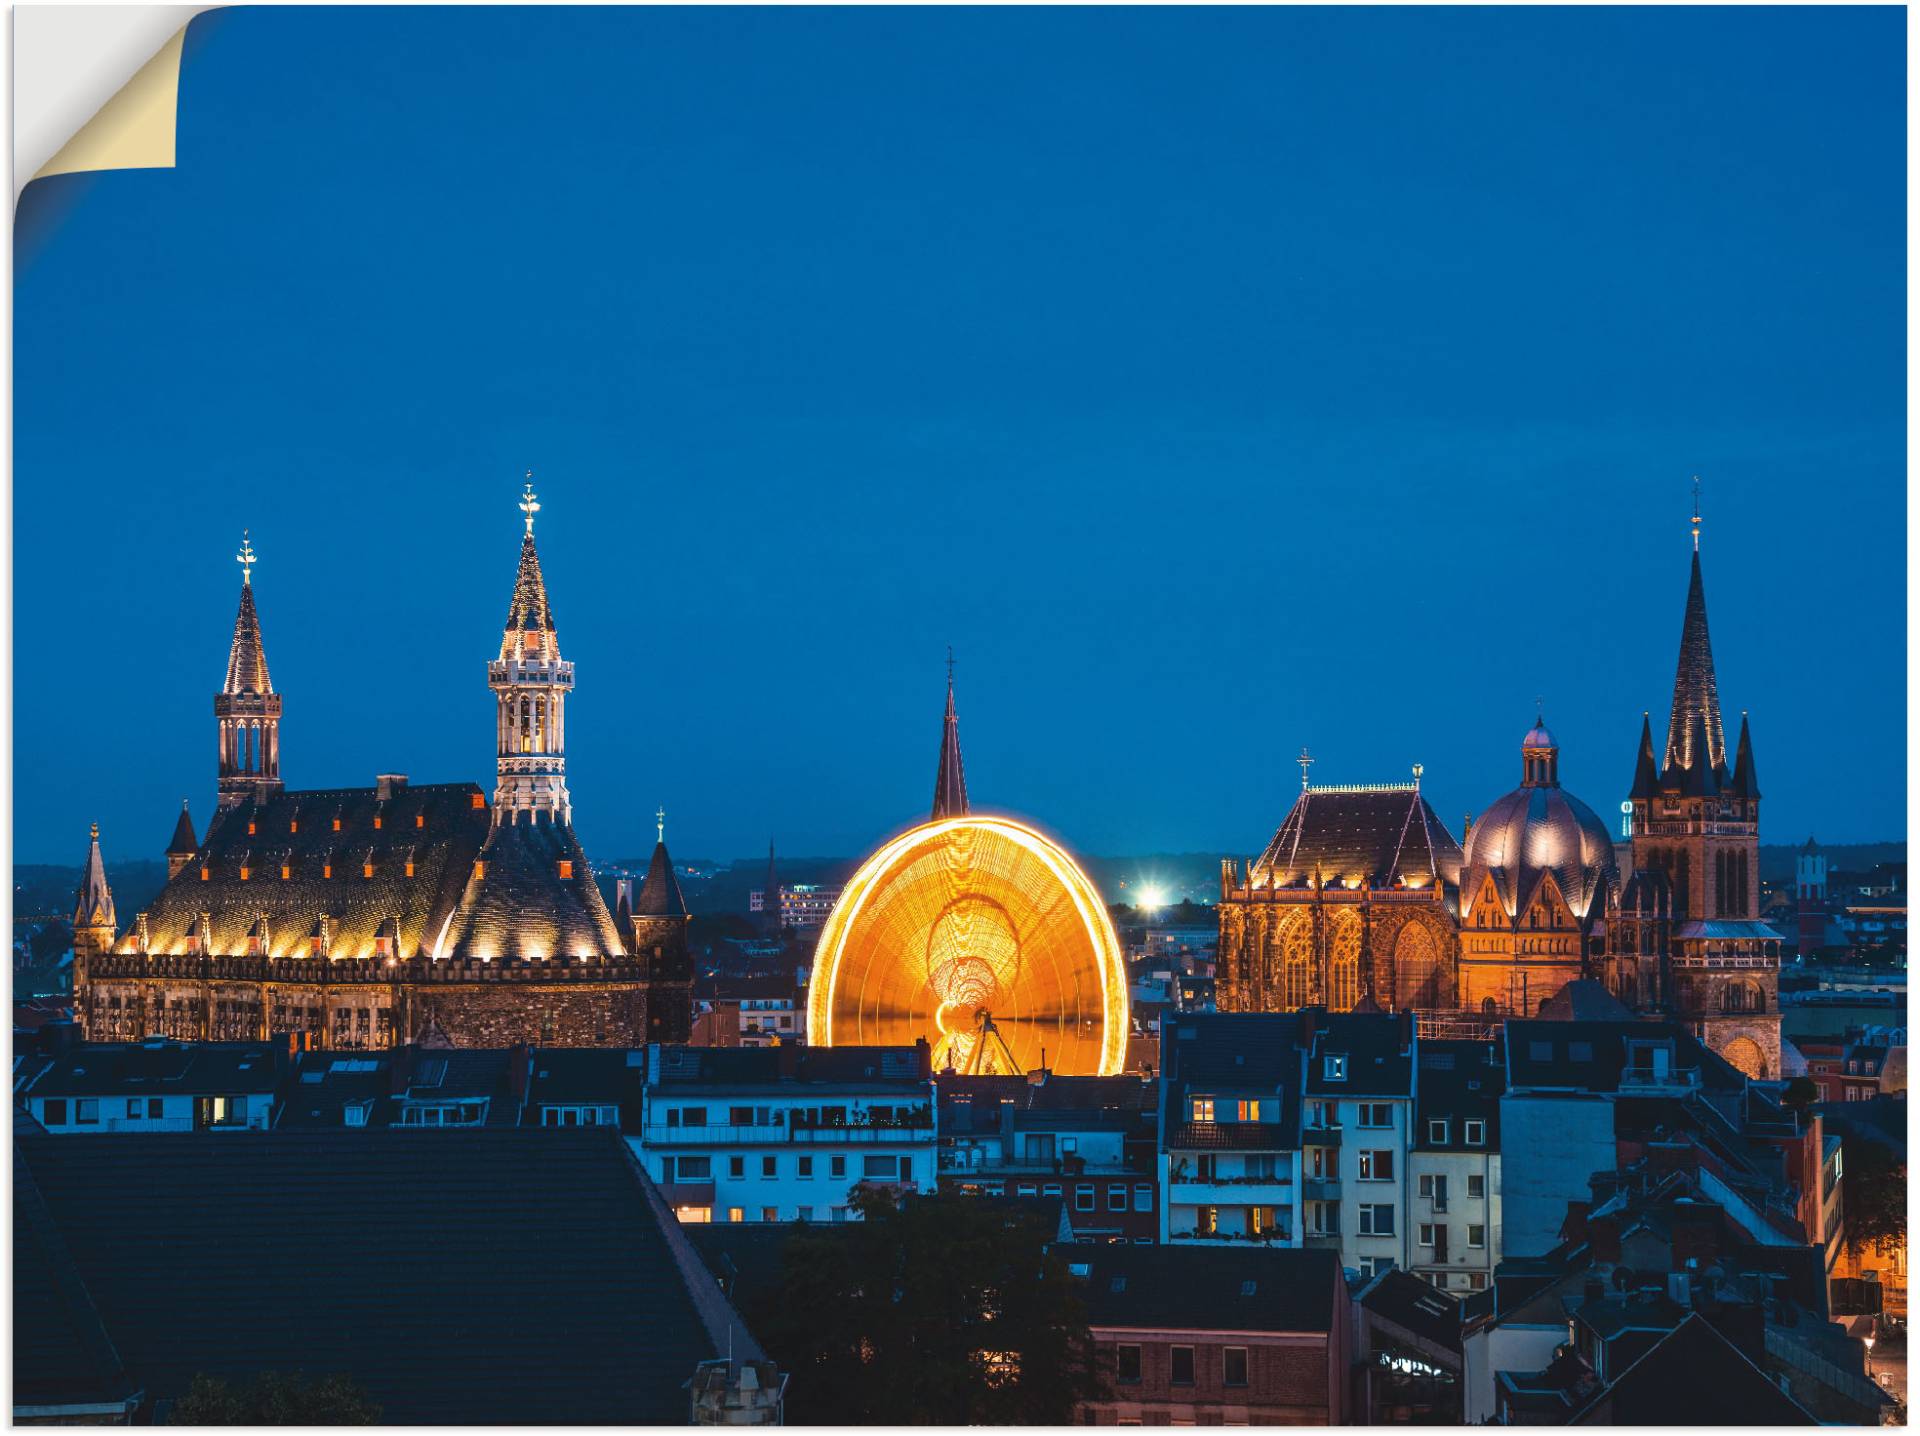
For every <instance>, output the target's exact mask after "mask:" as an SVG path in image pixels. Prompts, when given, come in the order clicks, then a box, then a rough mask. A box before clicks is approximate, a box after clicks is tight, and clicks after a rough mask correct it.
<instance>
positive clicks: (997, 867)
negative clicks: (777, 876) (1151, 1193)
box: [807, 673, 1128, 1075]
mask: <svg viewBox="0 0 1920 1436" xmlns="http://www.w3.org/2000/svg"><path fill="white" fill-rule="evenodd" d="M807 1031H808V1036H809V1040H810V1041H812V1042H813V1043H815V1044H816V1045H819V1046H848V1045H862V1046H885V1045H898V1044H906V1043H912V1042H914V1041H916V1040H919V1039H922V1038H924V1039H925V1040H926V1041H927V1042H929V1043H930V1044H931V1045H932V1047H933V1064H934V1066H935V1068H936V1069H946V1068H949V1067H950V1068H952V1069H953V1070H955V1071H964V1072H995V1071H997V1072H1009V1071H1015V1072H1027V1071H1033V1070H1035V1069H1037V1068H1040V1067H1046V1068H1048V1069H1050V1070H1052V1071H1055V1072H1059V1073H1062V1074H1068V1075H1104V1074H1111V1073H1116V1072H1118V1071H1120V1070H1121V1067H1122V1065H1123V1062H1124V1059H1125V1055H1126V1041H1127V1034H1128V1017H1127V982H1126V969H1125V963H1124V961H1123V959H1122V957H1121V953H1120V944H1119V940H1118V939H1117V938H1116V937H1115V935H1114V931H1113V925H1112V923H1111V922H1110V921H1109V920H1108V918H1107V909H1106V904H1105V903H1104V902H1103V901H1102V900H1101V897H1100V895H1099V893H1098V892H1097V891H1096V890H1095V889H1094V886H1093V884H1092V883H1091V882H1090V881H1089V880H1088V879H1087V876H1086V874H1085V873H1083V872H1082V871H1081V870H1080V867H1079V865H1078V864H1077V863H1075V862H1074V860H1073V858H1072V857H1071V856H1070V855H1069V854H1068V853H1067V852H1066V851H1065V850H1064V849H1063V848H1061V847H1060V846H1059V845H1058V844H1056V843H1054V842H1053V841H1052V840H1051V839H1049V838H1047V837H1045V836H1044V835H1043V834H1041V833H1039V832H1037V831H1035V830H1034V829H1033V828H1031V827H1028V826H1027V825H1026V824H1024V823H1020V822H1016V821H1014V820H1013V819H1010V818H995V817H978V816H974V815H973V814H972V813H971V812H970V810H969V807H968V803H967V791H966V778H965V775H964V773H963V771H962V769H961V763H960V738H959V726H958V722H957V720H956V718H955V715H954V707H953V681H952V675H951V673H949V675H948V681H947V713H946V721H945V728H944V731H943V735H942V740H941V747H940V764H939V769H938V775H937V777H936V779H935V784H934V807H933V817H932V819H931V821H929V822H926V823H923V824H921V825H920V826H918V827H915V828H911V829H909V830H908V831H906V832H905V833H902V834H900V835H899V836H898V837H896V838H894V839H893V840H892V841H890V842H888V843H887V844H886V845H885V846H883V847H882V848H881V849H880V850H879V851H878V852H876V853H875V854H874V855H873V856H872V857H870V858H868V859H867V861H866V862H865V863H864V864H863V865H862V866H861V868H860V870H859V871H858V872H857V873H855V874H854V876H853V878H852V879H851V880H850V881H849V882H848V883H847V885H846V887H845V888H844V889H843V890H842V892H841V895H840V901H839V903H838V904H837V906H836V907H835V908H834V910H833V914H832V916H831V917H830V918H829V919H828V921H827V924H826V927H825V928H824V929H823V930H822V931H821V934H820V942H819V946H818V948H817V949H816V951H815V955H814V963H813V977H812V982H811V986H810V988H809V997H808V1016H807Z"/></svg>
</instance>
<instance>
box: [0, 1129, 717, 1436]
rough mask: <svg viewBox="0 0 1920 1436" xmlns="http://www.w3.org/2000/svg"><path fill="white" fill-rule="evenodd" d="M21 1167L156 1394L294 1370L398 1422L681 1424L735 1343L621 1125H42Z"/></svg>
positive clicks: (109, 1327) (18, 1154)
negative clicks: (201, 1379) (694, 1275)
mask: <svg viewBox="0 0 1920 1436" xmlns="http://www.w3.org/2000/svg"><path fill="white" fill-rule="evenodd" d="M14 1162H15V1171H16V1172H20V1171H22V1170H25V1171H27V1172H30V1174H31V1176H32V1179H33V1180H34V1181H35V1182H36V1183H37V1184H38V1186H39V1188H40V1190H41V1191H42V1192H43V1193H44V1194H45V1197H46V1202H47V1207H48V1210H49V1212H50V1213H51V1215H52V1219H53V1222H54V1223H55V1225H56V1226H57V1228H58V1230H59V1232H60V1235H61V1236H62V1237H63V1238H64V1240H65V1241H66V1243H67V1245H68V1248H69V1250H70V1251H71V1253H72V1257H73V1261H74V1264H75V1266H76V1268H77V1269H78V1271H79V1273H80V1274H81V1276H82V1277H83V1278H84V1280H85V1281H86V1284H87V1286H88V1288H89V1290H90V1291H91V1293H92V1296H93V1300H94V1303H95V1305H96V1307H97V1308H98V1310H99V1313H100V1316H101V1319H102V1322H103V1324H104V1326H105V1328H106V1331H107V1333H108V1335H109V1336H110V1337H111V1339H112V1340H113V1342H114V1344H115V1346H116V1347H117V1349H118V1352H119V1355H120V1357H121V1359H122V1361H123V1362H124V1363H125V1366H126V1370H127V1372H128V1374H129V1376H130V1377H131V1378H132V1379H133V1380H134V1381H136V1382H137V1383H139V1384H140V1385H141V1386H143V1387H144V1388H145V1389H146V1391H147V1394H148V1395H149V1397H153V1398H159V1399H172V1398H177V1397H178V1396H179V1395H181V1394H182V1393H183V1392H184V1391H185V1390H186V1388H187V1386H188V1384H189V1382H190V1381H191V1380H192V1377H193V1375H194V1374H195V1373H196V1372H199V1371H205V1372H208V1373H209V1374H212V1375H216V1376H224V1377H228V1378H233V1379H245V1378H247V1377H250V1376H251V1375H253V1374H254V1373H256V1372H258V1371H261V1370H263V1369H268V1368H272V1369H277V1370H283V1371H284V1370H290V1369H302V1370H305V1371H307V1372H309V1373H312V1374H322V1373H328V1372H345V1373H347V1374H349V1375H350V1376H352V1377H353V1379H355V1380H356V1381H357V1382H359V1383H360V1384H361V1385H362V1386H363V1387H364V1388H365V1389H366V1390H367V1391H368V1393H369V1395H370V1396H371V1397H372V1399H373V1400H374V1401H376V1402H378V1403H379V1404H380V1406H381V1407H382V1419H383V1421H385V1422H387V1423H393V1424H406V1423H433V1424H450V1425H453V1424H458V1425H466V1424H473V1425H481V1424H487V1425H491V1424H497V1423H509V1422H510V1423H515V1424H527V1425H535V1424H537V1425H548V1424H555V1423H573V1422H597V1423H615V1422H618V1423H622V1424H648V1425H684V1424H685V1423H686V1420H687V1411H688V1404H687V1403H688V1398H687V1393H686V1392H685V1391H684V1390H682V1389H681V1388H682V1383H684V1382H685V1381H686V1380H687V1379H688V1378H689V1377H690V1376H691V1375H692V1374H693V1370H694V1366H695V1364H696V1363H697V1362H699V1361H702V1360H706V1359H710V1358H712V1357H715V1356H717V1355H725V1354H726V1353H725V1352H724V1350H716V1347H717V1346H718V1345H719V1344H720V1343H718V1342H716V1341H715V1340H714V1339H713V1338H712V1337H711V1336H710V1335H709V1332H710V1331H712V1330H715V1329H716V1328H715V1327H713V1326H710V1325H709V1322H710V1321H711V1320H712V1319H713V1316H714V1312H715V1308H716V1304H717V1303H716V1300H715V1299H716V1297H717V1294H716V1293H713V1292H712V1291H711V1290H710V1289H708V1290H704V1291H702V1292H701V1293H700V1294H699V1297H698V1298H696V1295H695V1293H694V1292H693V1290H692V1289H690V1288H689V1286H688V1284H687V1281H688V1278H687V1275H685V1274H684V1272H685V1271H686V1268H683V1267H682V1265H681V1259H680V1258H679V1257H677V1256H676V1251H678V1252H682V1253H684V1254H685V1261H686V1262H688V1263H693V1260H694V1259H693V1256H692V1253H691V1251H690V1250H688V1249H687V1248H686V1247H685V1245H684V1238H683V1237H682V1236H681V1234H680V1233H679V1231H678V1229H677V1224H676V1223H673V1222H672V1220H671V1217H670V1216H667V1215H666V1213H665V1208H664V1207H662V1206H659V1205H658V1204H657V1203H656V1202H654V1201H653V1200H652V1199H651V1198H650V1196H649V1194H648V1191H647V1189H646V1187H645V1185H644V1178H643V1177H642V1176H641V1174H640V1173H639V1171H638V1169H637V1166H636V1164H635V1162H634V1161H633V1158H632V1155H631V1153H630V1152H629V1151H628V1149H627V1147H626V1144H625V1143H624V1142H623V1141H622V1140H621V1138H620V1137H619V1135H618V1134H617V1133H615V1132H611V1131H599V1130H586V1129H562V1130H557V1131H555V1130H544V1131H527V1130H521V1131H454V1132H401V1131H376V1132H353V1133H343V1134H339V1135H335V1134H330V1133H304V1132H299V1133H284V1132H272V1133H258V1134H254V1135H251V1136H249V1137H248V1138H246V1139H245V1140H232V1139H230V1138H225V1137H222V1136H218V1135H176V1136H161V1137H148V1136H119V1137H115V1138H113V1139H111V1140H101V1141H92V1142H85V1141H75V1140H73V1139H71V1138H59V1137H44V1138H25V1139H20V1140H18V1141H16V1142H15V1145H14ZM134 1194H137V1202H138V1210H139V1219H138V1220H137V1221H130V1220H128V1215H127V1214H128V1202H129V1200H130V1199H132V1198H133V1197H134ZM663 1218H664V1220H663ZM16 1220H18V1218H17V1217H16ZM155 1233H164V1234H165V1240H156V1239H155ZM589 1233H590V1234H591V1240H588V1239H587V1234H589ZM692 1269H693V1270H697V1265H696V1266H694V1267H693V1268H692ZM697 1299H698V1300H701V1301H705V1302H706V1303H707V1306H706V1316H705V1319H703V1315H702V1309H701V1308H700V1307H698V1306H696V1300H697ZM19 1311H20V1306H19V1295H18V1293H16V1315H18V1314H19ZM20 1329H21V1328H20V1324H19V1323H18V1322H16V1326H15V1330H16V1336H15V1341H16V1347H15V1353H16V1367H17V1368H18V1366H19V1361H20V1355H21V1351H20V1347H19V1345H18V1343H19V1342H20V1341H21V1340H22V1337H21V1335H20V1334H19V1333H20ZM717 1329H719V1330H722V1331H724V1330H725V1324H724V1323H721V1324H720V1325H719V1327H718V1328H717ZM750 1341H751V1338H750V1337H747V1338H744V1339H743V1341H742V1345H743V1346H746V1345H750Z"/></svg>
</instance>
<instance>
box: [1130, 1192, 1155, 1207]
mask: <svg viewBox="0 0 1920 1436" xmlns="http://www.w3.org/2000/svg"><path fill="white" fill-rule="evenodd" d="M1133 1209H1134V1210H1135V1211H1136V1212H1150V1211H1152V1210H1153V1188H1152V1187H1135V1188H1134V1189H1133Z"/></svg>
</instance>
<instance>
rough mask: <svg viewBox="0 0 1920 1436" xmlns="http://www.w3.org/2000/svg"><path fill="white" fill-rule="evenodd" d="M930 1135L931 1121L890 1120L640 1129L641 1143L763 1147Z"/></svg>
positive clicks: (872, 1141)
mask: <svg viewBox="0 0 1920 1436" xmlns="http://www.w3.org/2000/svg"><path fill="white" fill-rule="evenodd" d="M932 1137H933V1123H932V1120H931V1119H930V1118H929V1119H928V1120H926V1121H924V1122H890V1123H884V1124H880V1125H861V1126H834V1125H830V1124H827V1123H807V1122H795V1123H794V1124H793V1125H792V1126H784V1125H782V1124H780V1123H777V1122H776V1123H773V1124H771V1125H767V1126H760V1125H754V1126H747V1125H735V1124H733V1123H729V1122H710V1123H708V1124H706V1125H705V1126H697V1125H696V1126H684V1125H683V1126H675V1127H669V1126H667V1125H665V1124H664V1123H648V1124H647V1125H646V1126H644V1127H642V1128H641V1129H640V1140H641V1142H642V1144H644V1145H645V1146H649V1147H765V1146H774V1145H785V1144H787V1143H799V1144H801V1145H812V1144H816V1143H826V1144H829V1145H836V1146H837V1145H840V1144H843V1143H858V1144H860V1145H863V1146H871V1145H874V1144H875V1143H885V1142H925V1141H929V1140H931V1139H932Z"/></svg>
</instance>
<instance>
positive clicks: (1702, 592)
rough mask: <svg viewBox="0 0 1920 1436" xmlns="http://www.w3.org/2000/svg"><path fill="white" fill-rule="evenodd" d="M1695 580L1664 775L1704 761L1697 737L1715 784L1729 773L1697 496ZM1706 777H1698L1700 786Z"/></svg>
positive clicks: (1670, 719) (1682, 639) (1689, 593)
mask: <svg viewBox="0 0 1920 1436" xmlns="http://www.w3.org/2000/svg"><path fill="white" fill-rule="evenodd" d="M1693 544H1694V547H1693V574H1692V577H1691V578H1690V579H1689V580H1688V582H1687V612H1686V617H1685V618H1684V619H1683V620H1682V621H1681V624H1680V662H1679V665H1678V668H1677V670H1676V672H1675V673H1674V677H1673V711H1672V713H1671V714H1670V715H1669V717H1668V719H1667V752H1666V760H1665V765H1664V767H1665V774H1664V776H1665V777H1666V778H1667V780H1668V781H1672V780H1673V779H1674V778H1676V777H1677V776H1678V772H1676V770H1680V771H1689V770H1691V769H1692V768H1693V767H1694V766H1695V763H1696V761H1697V760H1698V759H1699V758H1700V757H1702V756H1703V755H1702V754H1701V753H1700V752H1699V751H1698V750H1697V748H1696V742H1697V739H1696V733H1703V734H1704V735H1705V744H1704V747H1705V753H1704V757H1705V759H1706V763H1707V766H1708V767H1710V768H1711V769H1712V770H1713V772H1714V774H1715V776H1716V778H1724V777H1725V776H1726V772H1727V736H1726V733H1725V731H1724V730H1723V729H1722V728H1721V726H1720V686H1719V684H1718V683H1717V682H1716V681H1715V679H1714V675H1713V643H1712V641H1711V640H1710V639H1709V638H1708V637H1707V591H1706V586H1705V585H1704V584H1703V583H1702V582H1701V579H1700V503H1699V491H1698V489H1697V488H1696V489H1695V493H1694V518H1693ZM1704 781H1705V778H1704V777H1703V776H1696V777H1695V779H1694V782H1695V784H1696V786H1697V785H1699V784H1700V783H1703V782H1704Z"/></svg>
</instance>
